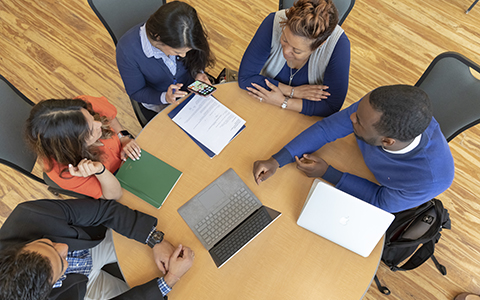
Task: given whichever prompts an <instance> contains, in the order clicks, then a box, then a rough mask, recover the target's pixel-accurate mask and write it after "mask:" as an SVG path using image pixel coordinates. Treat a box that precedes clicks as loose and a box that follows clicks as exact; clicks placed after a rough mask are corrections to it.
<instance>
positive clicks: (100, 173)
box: [95, 164, 105, 175]
mask: <svg viewBox="0 0 480 300" xmlns="http://www.w3.org/2000/svg"><path fill="white" fill-rule="evenodd" d="M102 166H103V170H101V171H100V172H98V173H95V175H102V174H103V172H105V165H104V164H102Z"/></svg>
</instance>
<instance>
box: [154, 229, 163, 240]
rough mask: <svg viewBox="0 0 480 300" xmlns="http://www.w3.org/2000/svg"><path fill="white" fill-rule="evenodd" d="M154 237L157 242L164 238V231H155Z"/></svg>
mask: <svg viewBox="0 0 480 300" xmlns="http://www.w3.org/2000/svg"><path fill="white" fill-rule="evenodd" d="M152 238H154V239H155V241H157V242H158V241H161V240H163V232H161V231H155V232H154V233H153V235H152Z"/></svg>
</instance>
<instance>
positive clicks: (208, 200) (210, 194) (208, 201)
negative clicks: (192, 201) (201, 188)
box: [199, 184, 225, 210]
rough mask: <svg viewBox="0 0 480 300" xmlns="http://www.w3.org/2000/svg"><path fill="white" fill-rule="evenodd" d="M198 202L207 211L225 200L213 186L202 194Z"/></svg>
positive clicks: (217, 188) (221, 193) (220, 192)
mask: <svg viewBox="0 0 480 300" xmlns="http://www.w3.org/2000/svg"><path fill="white" fill-rule="evenodd" d="M199 200H200V202H201V203H202V204H203V206H205V208H206V209H207V210H211V209H212V208H214V207H215V206H217V205H219V204H220V203H222V202H223V201H224V200H225V194H224V193H223V192H222V190H221V189H220V188H219V187H218V186H217V185H216V184H215V185H213V186H212V187H210V188H209V189H208V190H206V191H205V193H203V195H201V196H200V198H199Z"/></svg>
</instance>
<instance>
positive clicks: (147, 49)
mask: <svg viewBox="0 0 480 300" xmlns="http://www.w3.org/2000/svg"><path fill="white" fill-rule="evenodd" d="M145 26H146V24H143V26H141V27H140V32H139V34H140V41H141V43H142V50H143V53H144V54H145V56H146V57H148V58H150V57H154V58H155V59H162V60H163V62H164V63H165V65H166V66H167V68H168V70H169V71H170V73H172V75H173V76H175V75H176V74H177V56H176V55H166V54H165V53H163V52H162V50H160V49H158V48H156V47H154V46H153V45H152V44H151V43H150V41H149V40H148V37H147V31H146V29H145ZM166 94H167V93H166V92H163V93H162V95H161V96H160V101H161V102H162V103H163V104H168V102H167V100H166V99H165V95H166ZM142 105H143V106H144V107H145V108H147V109H150V110H153V111H156V112H159V111H160V107H162V108H163V105H158V104H147V103H142Z"/></svg>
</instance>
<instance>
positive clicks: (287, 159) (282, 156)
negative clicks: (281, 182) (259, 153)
mask: <svg viewBox="0 0 480 300" xmlns="http://www.w3.org/2000/svg"><path fill="white" fill-rule="evenodd" d="M272 157H273V158H275V160H276V161H277V162H278V164H279V165H280V168H281V167H283V166H284V165H287V164H289V163H292V162H294V161H295V160H294V159H293V158H292V155H291V154H290V152H288V150H287V149H286V148H282V150H280V151H278V152H277V153H276V154H274V155H272Z"/></svg>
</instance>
